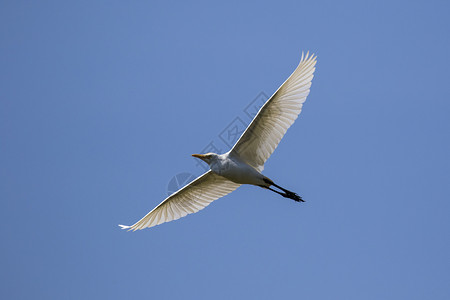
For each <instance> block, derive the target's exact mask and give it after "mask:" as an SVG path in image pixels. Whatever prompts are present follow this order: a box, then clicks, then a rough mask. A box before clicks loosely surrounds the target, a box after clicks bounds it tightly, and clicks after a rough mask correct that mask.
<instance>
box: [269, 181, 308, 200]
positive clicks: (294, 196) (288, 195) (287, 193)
mask: <svg viewBox="0 0 450 300" xmlns="http://www.w3.org/2000/svg"><path fill="white" fill-rule="evenodd" d="M272 185H273V186H275V187H277V188H279V189H280V190H282V191H283V192H284V193H282V192H279V191H277V190H274V189H272V188H271V187H267V186H263V185H261V187H262V188H265V189H268V190H271V191H272V192H275V193H277V194H279V195H281V196H283V197H284V198H289V199H292V200H295V201H297V202H305V201H304V200H303V199H302V197H300V196H299V195H297V194H296V193H294V192H291V191H288V190H286V189H284V188H282V187H280V186H278V185H276V184H274V183H273V182H272Z"/></svg>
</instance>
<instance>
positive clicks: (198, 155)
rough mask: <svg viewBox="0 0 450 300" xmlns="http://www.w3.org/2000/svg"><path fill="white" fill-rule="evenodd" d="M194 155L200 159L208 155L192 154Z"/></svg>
mask: <svg viewBox="0 0 450 300" xmlns="http://www.w3.org/2000/svg"><path fill="white" fill-rule="evenodd" d="M192 156H193V157H197V158H200V159H204V158H205V156H206V155H204V154H192Z"/></svg>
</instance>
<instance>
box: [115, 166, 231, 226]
mask: <svg viewBox="0 0 450 300" xmlns="http://www.w3.org/2000/svg"><path fill="white" fill-rule="evenodd" d="M239 186H240V184H237V183H234V182H232V181H230V180H228V179H226V178H225V177H222V176H219V175H217V174H214V173H213V172H211V171H208V172H206V173H204V174H203V175H201V176H199V177H197V178H196V179H195V180H194V181H192V182H191V183H189V184H187V185H185V186H184V187H182V188H181V189H179V190H178V191H176V192H175V193H173V194H172V195H170V196H169V197H167V198H166V199H165V200H164V201H163V202H161V203H160V204H159V205H158V206H157V207H155V208H154V209H153V210H152V211H151V212H149V213H148V214H147V215H146V216H145V217H143V218H142V219H140V220H139V221H138V222H137V223H136V224H134V225H131V226H125V225H119V226H120V227H122V229H129V230H133V231H134V230H138V229H144V228H147V227H153V226H156V225H159V224H162V223H165V222H170V221H173V220H177V219H179V218H181V217H184V216H186V215H188V214H192V213H196V212H198V211H199V210H201V209H203V208H205V207H206V206H208V205H209V204H210V203H211V202H213V201H214V200H216V199H218V198H220V197H223V196H225V195H227V194H229V193H231V192H232V191H234V190H235V189H237V188H238V187H239Z"/></svg>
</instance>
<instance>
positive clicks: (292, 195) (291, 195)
mask: <svg viewBox="0 0 450 300" xmlns="http://www.w3.org/2000/svg"><path fill="white" fill-rule="evenodd" d="M283 197H285V198H289V199H292V200H294V201H297V202H305V200H303V199H302V197H300V196H299V195H297V193H294V192H290V191H287V192H285V194H284V195H283Z"/></svg>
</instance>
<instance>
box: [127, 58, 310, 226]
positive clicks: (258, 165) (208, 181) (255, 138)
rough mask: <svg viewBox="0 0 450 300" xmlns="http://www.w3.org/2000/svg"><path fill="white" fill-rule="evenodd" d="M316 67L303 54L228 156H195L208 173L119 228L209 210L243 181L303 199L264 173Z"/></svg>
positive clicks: (293, 197) (304, 94)
mask: <svg viewBox="0 0 450 300" xmlns="http://www.w3.org/2000/svg"><path fill="white" fill-rule="evenodd" d="M315 65H316V57H315V56H314V55H311V56H309V53H307V54H306V56H303V54H302V58H301V60H300V63H299V65H298V67H297V68H296V69H295V71H294V72H293V73H292V74H291V76H289V78H288V79H287V80H286V81H285V82H284V83H283V84H282V85H281V86H280V88H278V90H277V91H276V92H275V93H274V94H273V95H272V97H270V99H269V100H267V102H266V103H265V104H264V105H263V106H262V107H261V109H260V110H259V111H258V114H257V115H256V116H255V118H254V119H253V121H252V122H251V123H250V125H249V126H248V127H247V129H246V130H245V132H244V133H243V134H242V136H241V137H240V138H239V140H238V141H237V142H236V144H235V145H234V146H233V148H232V149H231V150H230V151H228V152H227V153H224V154H216V153H207V154H193V155H192V156H194V157H197V158H199V159H201V160H203V161H205V162H206V163H207V164H208V165H209V167H210V170H209V171H207V172H206V173H204V174H203V175H201V176H199V177H198V178H197V179H195V180H193V181H192V182H191V183H189V184H187V185H186V186H184V187H182V188H181V189H179V190H178V191H177V192H175V193H173V194H172V195H170V196H169V197H167V198H166V199H165V200H164V201H163V202H161V203H160V204H159V205H158V206H156V207H155V208H154V209H153V210H152V211H150V212H149V213H148V214H147V215H145V216H144V217H143V218H142V219H141V220H139V221H138V222H136V223H135V224H134V225H131V226H125V225H119V226H120V227H122V228H123V229H130V230H138V229H144V228H147V227H152V226H156V225H159V224H161V223H164V222H169V221H173V220H176V219H179V218H181V217H184V216H186V215H187V214H191V213H195V212H197V211H199V210H201V209H203V208H205V207H206V206H208V205H209V204H210V203H211V202H212V201H214V200H216V199H218V198H220V197H223V196H225V195H227V194H229V193H231V192H232V191H234V190H235V189H237V188H238V187H239V186H240V185H242V184H252V185H256V186H260V187H262V188H265V189H269V190H271V191H274V192H275V193H278V194H280V195H281V196H283V197H285V198H290V199H293V200H295V201H298V202H300V201H303V200H302V198H301V197H300V196H299V195H297V194H296V193H294V192H291V191H289V190H287V189H285V188H282V187H281V186H278V185H276V184H275V183H274V182H273V181H272V180H271V179H269V178H267V177H266V176H264V175H263V174H261V171H262V170H263V169H264V163H265V162H266V160H267V159H268V158H269V156H270V155H271V154H272V153H273V151H274V150H275V148H276V147H277V146H278V143H279V142H280V141H281V139H282V138H283V136H284V134H285V133H286V131H287V129H288V128H289V127H290V126H291V125H292V124H293V123H294V121H295V120H296V119H297V117H298V115H299V114H300V112H301V110H302V106H303V103H304V102H305V100H306V97H307V96H308V94H309V88H310V87H311V80H312V79H313V76H314V75H313V74H314V70H315ZM272 186H273V187H275V188H277V189H278V190H276V189H274V188H272Z"/></svg>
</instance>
